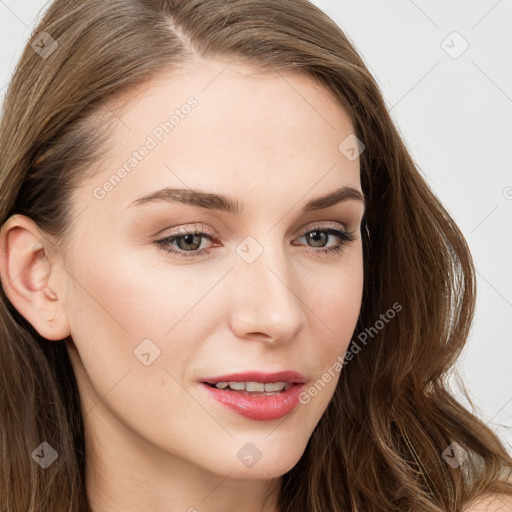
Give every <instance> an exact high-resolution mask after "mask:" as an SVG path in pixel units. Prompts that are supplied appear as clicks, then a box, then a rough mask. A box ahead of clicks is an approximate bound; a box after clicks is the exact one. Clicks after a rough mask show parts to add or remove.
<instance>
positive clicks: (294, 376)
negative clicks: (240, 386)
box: [201, 370, 305, 384]
mask: <svg viewBox="0 0 512 512" xmlns="http://www.w3.org/2000/svg"><path fill="white" fill-rule="evenodd" d="M201 382H206V383H208V384H217V382H262V383H263V384H265V383H269V382H292V383H297V384H303V383H304V382H305V378H304V375H302V374H301V373H299V372H296V371H293V370H284V371H281V372H274V373H264V372H258V371H249V372H239V373H230V374H229V375H228V374H226V375H219V376H217V377H207V378H204V379H201Z"/></svg>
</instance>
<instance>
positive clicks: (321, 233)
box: [155, 225, 356, 258]
mask: <svg viewBox="0 0 512 512" xmlns="http://www.w3.org/2000/svg"><path fill="white" fill-rule="evenodd" d="M331 236H335V237H336V238H337V239H338V242H337V243H336V244H335V245H334V246H332V247H327V248H324V245H325V244H326V243H327V242H328V241H329V237H331ZM205 238H206V239H207V240H208V241H210V242H211V241H213V240H214V235H213V234H212V233H210V232H205V231H203V230H201V229H196V230H187V229H185V228H180V229H179V230H178V231H177V232H176V233H175V234H172V235H170V236H166V237H165V238H161V239H160V240H156V242H155V244H156V245H157V246H158V247H159V248H160V249H163V250H164V251H166V252H169V253H171V254H175V255H176V256H179V257H180V258H192V257H200V256H203V255H205V254H207V253H208V249H204V248H203V249H200V248H201V246H202V239H205ZM301 238H306V240H307V243H308V244H313V245H310V246H309V248H308V250H309V251H310V252H313V253H315V254H318V253H320V254H326V253H341V252H342V251H343V248H344V246H345V245H347V244H348V243H350V242H352V241H354V240H355V238H356V237H355V234H354V233H353V232H350V231H347V230H344V229H339V228H336V227H334V226H333V225H328V226H321V225H316V226H314V227H312V228H309V229H308V230H307V231H305V232H303V234H302V235H301V236H300V237H299V239H301ZM175 243H176V245H177V247H176V246H173V245H172V244H175ZM318 248H320V249H318Z"/></svg>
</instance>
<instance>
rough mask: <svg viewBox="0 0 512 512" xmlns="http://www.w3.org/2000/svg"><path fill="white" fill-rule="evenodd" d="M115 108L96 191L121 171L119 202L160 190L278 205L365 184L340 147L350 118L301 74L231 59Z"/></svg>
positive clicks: (115, 196)
mask: <svg viewBox="0 0 512 512" xmlns="http://www.w3.org/2000/svg"><path fill="white" fill-rule="evenodd" d="M191 98H193V101H191ZM190 105H194V106H192V107H191V106H190ZM111 111H112V112H114V115H115V116H116V117H117V120H115V121H114V125H113V130H112V134H111V149H110V150H109V151H108V153H107V155H106V158H105V159H104V160H103V162H102V164H101V169H100V170H101V172H100V174H99V175H97V176H96V177H95V179H94V184H93V185H94V186H102V185H103V184H105V183H107V181H108V180H109V179H110V177H111V176H113V174H116V173H117V174H122V175H123V178H122V180H121V181H120V182H119V183H115V184H114V186H112V187H108V188H109V189H110V190H109V196H108V199H109V201H110V202H112V201H113V202H116V203H117V204H118V205H119V206H120V205H121V204H128V203H129V202H131V201H132V200H133V199H134V198H135V197H136V196H139V195H141V193H142V192H144V191H145V192H151V191H152V190H153V189H154V188H155V186H156V185H161V186H175V187H179V188H186V187H190V188H194V189H203V190H205V191H215V192H219V191H226V190H227V189H229V191H230V192H232V195H236V196H240V195H241V194H242V192H245V194H247V191H254V194H258V193H259V192H261V193H265V194H268V193H269V192H270V193H271V194H272V196H273V197H274V198H276V199H277V198H278V196H279V195H280V194H283V192H286V193H287V194H288V195H289V196H290V199H291V200H297V199H298V196H303V195H305V194H307V193H308V191H309V190H312V189H313V188H316V190H315V191H316V192H317V194H316V195H319V194H321V193H325V192H326V191H330V190H332V189H334V188H337V187H339V186H340V185H347V186H351V187H354V188H360V181H359V162H358V160H355V161H351V160H348V159H347V158H346V157H345V156H344V154H343V153H342V152H341V151H340V149H339V145H340V143H341V142H342V141H343V140H344V139H346V137H347V136H349V135H350V134H352V133H353V124H352V121H351V120H350V118H349V116H348V115H347V113H346V112H345V111H344V110H343V108H342V107H341V105H340V104H339V103H338V102H337V101H336V100H335V98H334V97H333V96H332V94H331V93H330V91H328V90H327V89H326V88H325V87H323V86H321V85H320V84H318V83H317V82H316V81H315V80H314V79H313V78H311V77H308V76H305V75H303V74H299V73H290V72H282V71H269V70H262V69H261V68H255V67H252V66H249V65H247V64H241V63H235V62H230V61H229V60H209V61H200V62H194V63H192V64H191V63H188V64H187V65H186V66H185V67H183V68H181V69H178V70H173V71H167V72H164V73H162V74H161V75H160V76H158V77H155V78H154V79H153V80H151V81H150V82H147V83H146V84H144V85H143V86H141V87H138V88H137V89H136V90H134V91H131V93H130V94H128V95H125V96H124V97H123V98H122V101H119V102H118V104H117V105H114V106H113V107H112V109H111ZM145 146H146V147H150V149H149V150H144V151H143V152H144V156H143V157H141V156H140V155H138V156H135V153H140V151H139V150H140V149H142V148H144V147H145ZM127 164H128V165H127ZM121 168H124V169H125V172H122V173H118V171H119V170H120V169H121ZM115 181H116V182H117V181H118V180H117V179H116V180H115ZM90 187H91V184H89V188H90Z"/></svg>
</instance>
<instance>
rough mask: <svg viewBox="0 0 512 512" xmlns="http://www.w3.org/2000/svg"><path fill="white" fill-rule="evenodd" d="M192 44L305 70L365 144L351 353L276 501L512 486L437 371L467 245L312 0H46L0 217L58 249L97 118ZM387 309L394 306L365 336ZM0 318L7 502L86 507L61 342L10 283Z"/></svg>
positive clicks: (97, 150) (11, 120)
mask: <svg viewBox="0 0 512 512" xmlns="http://www.w3.org/2000/svg"><path fill="white" fill-rule="evenodd" d="M43 32H45V33H46V34H49V36H51V38H52V39H53V40H54V41H55V42H56V43H53V42H52V40H50V39H48V38H47V36H44V37H46V38H47V39H46V43H45V44H46V45H47V46H46V48H47V49H48V54H46V55H41V52H37V51H35V49H34V47H33V46H31V43H34V42H36V41H37V40H38V38H41V34H42V33H43ZM48 43H49V45H50V46H48ZM56 45H57V46H56ZM41 46H44V44H43V45H41V44H40V45H39V47H40V48H41ZM50 52H51V54H50ZM194 54H197V55H199V56H201V57H202V58H215V57H217V56H219V57H227V58H228V59H232V60H233V61H235V60H236V61H242V62H246V63H248V64H251V65H254V66H258V67H260V68H267V69H271V70H275V71H296V72H301V73H303V74H305V75H307V76H309V77H313V78H314V79H315V80H317V82H318V83H319V84H321V85H323V86H324V87H325V88H326V89H327V90H329V91H330V92H331V93H332V94H333V95H334V97H335V98H336V99H337V100H338V101H339V104H340V105H341V106H342V107H343V108H344V109H345V110H346V111H347V112H348V114H349V116H350V117H351V119H352V121H353V124H354V127H355V135H356V136H357V138H358V139H360V140H361V141H363V143H364V145H365V150H364V151H363V152H362V153H361V155H360V165H361V184H362V188H363V192H364V195H365V197H366V199H367V210H366V214H365V220H366V225H367V227H368V230H366V229H364V230H363V231H362V236H363V251H364V272H365V276H364V292H363V304H362V308H361V312H360V317H359V320H358V324H357V327H356V330H355V332H354V338H353V340H352V343H351V346H350V349H349V350H351V351H352V352H353V353H354V357H353V358H352V359H351V360H350V361H349V362H348V364H346V365H344V367H343V370H342V371H341V375H340V382H339V384H338V386H337V389H336V391H335V394H334V396H333V398H332V400H331V402H330V403H329V406H328V408H327V410H326V411H325V414H324V415H323V416H322V418H321V420H320V422H319V423H318V425H317V426H316V428H315V430H314V432H313V434H312V436H311V438H310V440H309V443H308V445H307V448H306V450H305V452H304V454H303V456H302V457H301V459H300V460H299V462H298V463H297V464H296V466H294V467H293V468H292V469H291V470H290V471H289V472H288V473H286V474H285V475H283V477H282V481H281V487H280V489H279V499H278V505H279V511H280V512H332V511H335V512H342V511H343V512H344V511H349V510H350V511H354V512H355V511H358V512H376V511H386V512H391V511H395V510H396V511H406V510H407V511H413V510H422V511H425V512H434V511H437V512H439V511H445V510H449V511H459V510H461V507H462V506H463V505H464V504H467V503H468V502H470V501H471V500H473V499H474V498H475V497H477V496H479V495H481V494H483V493H485V492H507V493H509V494H512V484H510V483H507V482H506V478H505V476H506V475H505V473H506V472H507V471H508V472H509V471H510V469H511V468H512V460H511V458H510V457H509V455H508V454H507V452H506V450H505V449H504V447H503V445H502V444H501V443H500V441H499V439H498V438H497V436H496V435H495V434H494V433H493V432H492V431H491V430H490V429H489V428H488V427H487V426H486V425H485V424H484V423H483V422H482V421H481V420H480V419H478V418H477V417H476V416H475V415H473V414H472V413H471V412H470V411H468V410H467V409H466V408H465V407H463V406H462V405H461V404H460V403H458V401H457V400H456V399H455V398H454V397H453V396H452V395H451V394H450V392H449V390H448V388H447V384H446V376H447V372H448V371H449V370H450V369H451V368H452V366H453V364H454V362H455V360H456V358H457V357H458V355H459V354H460V352H461V350H462V348H463V346H464V344H465V342H466V338H467V336H468V331H469V328H470V325H471V322H472V318H473V313H474V306H475V271H474V267H473V262H472V259H471V256H470V253H469V249H468V246H467V244H466V241H465V239H464V237H463V235H462V233H461V232H460V230H459V229H458V228H457V226H456V225H455V223H454V221H453V219H452V218H451V217H450V215H449V214H448V213H447V211H446V210H445V209H444V208H443V206H442V205H441V203H440V202H439V200H438V199H437V197H436V196H435V195H434V194H433V192H432V191H431V190H430V189H429V187H428V185H427V184H426V182H425V181H424V179H423V178H422V176H421V174H420V173H419V172H418V170H417V167H416V164H415V163H414V162H413V160H412V158H411V156H410V155H409V153H408V151H407V149H406V147H405V145H404V142H403V141H402V139H401V137H400V135H399V133H398V132H397V130H396V128H395V126H394V125H393V122H392V120H391V118H390V116H389V114H388V112H387V110H386V106H385V103H384V101H383V98H382V95H381V93H380V91H379V88H378V86H377V84H376V82H375V80H374V79H373V77H372V76H371V75H370V73H369V71H368V69H367V68H366V66H365V64H364V63H363V61H362V59H361V58H360V56H359V55H358V53H357V52H356V50H355V49H354V47H353V46H352V44H351V43H350V42H349V40H348V38H347V37H346V35H345V34H344V33H343V32H342V31H341V30H340V28H339V27H338V26H337V25H336V24H335V23H334V22H333V21H332V20H331V19H330V18H329V17H328V16H326V15H325V14H324V13H323V12H321V11H320V10H319V9H318V8H316V7H315V6H314V5H312V4H311V3H309V2H308V1H307V0H188V1H185V0H181V1H180V0H161V1H156V0H154V1H151V0H108V1H105V0H87V1H81V0H80V1H79V0H56V1H54V2H53V3H52V4H51V5H50V7H49V9H48V10H47V12H46V14H45V15H44V17H43V19H42V20H41V21H40V23H39V25H38V26H37V27H36V29H35V30H34V34H33V36H32V38H31V40H30V41H29V43H27V47H26V48H25V50H24V53H23V55H22V57H21V59H20V61H19V63H18V66H17V68H16V71H15V74H14V77H13V79H12V81H11V83H10V86H9V88H8V91H7V94H6V99H5V103H4V110H3V116H2V119H1V124H0V187H1V196H0V224H2V223H3V222H5V221H6V220H7V218H8V217H9V216H11V215H12V214H14V213H20V214H23V215H27V216H28V217H30V218H31V219H33V220H34V221H35V222H36V224H37V225H38V227H39V228H40V229H41V231H42V232H43V233H46V234H48V235H52V236H54V237H56V239H58V240H60V241H61V242H62V243H63V244H64V241H65V240H66V236H65V235H66V234H69V232H70V229H71V228H72V219H71V218H70V206H71V204H70V201H71V197H72V194H71V192H72V191H73V190H74V189H75V187H77V186H78V185H80V184H81V183H82V182H83V180H85V179H86V178H90V177H91V173H92V172H93V171H92V169H93V165H92V163H93V162H94V161H95V160H96V159H98V158H99V157H100V156H101V154H102V151H103V150H104V149H105V148H106V147H107V145H108V136H107V135H108V124H107V125H104V124H102V125H100V124H99V122H98V119H97V118H96V114H97V113H98V112H105V111H108V110H109V109H108V105H109V104H111V102H112V101H113V100H114V99H115V98H117V97H119V95H120V94H122V93H124V92H126V91H130V90H131V89H132V88H133V87H136V86H143V85H144V83H146V82H147V81H148V80H149V79H151V78H153V77H155V76H157V75H158V73H160V72H162V71H163V70H172V69H177V68H179V67H180V66H182V65H186V63H187V61H189V60H190V59H191V58H193V56H194ZM114 120H115V119H114ZM3 285H4V286H9V283H3ZM395 304H397V305H399V306H400V312H399V313H398V314H396V315H394V318H393V320H392V321H389V322H387V323H386V325H385V327H384V328H381V329H375V328H374V331H378V333H374V332H373V331H372V330H371V328H372V326H374V325H376V322H377V321H378V320H379V318H381V317H382V315H383V314H384V313H385V312H386V311H388V310H389V308H390V307H391V306H392V305H395ZM0 322H1V325H0V328H1V340H0V363H1V367H2V372H1V374H0V389H1V391H0V429H1V437H0V443H1V455H2V461H1V464H0V507H1V509H2V510H3V511H4V512H18V511H20V510H30V511H36V510H37V511H52V512H60V511H73V512H75V511H80V512H82V511H89V510H90V506H89V504H88V500H87V496H86V490H85V466H86V462H87V461H86V456H85V454H86V450H85V440H84V427H83V417H82V411H81V409H80V401H79V393H78V389H77V384H76V381H75V376H74V373H73V369H72V366H71V363H70V360H69V358H68V353H67V351H66V347H65V344H64V343H63V342H49V341H48V340H45V339H44V338H42V337H41V336H40V335H39V334H38V333H37V331H36V330H35V329H34V328H33V327H32V326H31V325H30V324H29V323H28V322H27V321H26V320H25V318H24V317H22V316H21V315H20V314H19V313H18V311H17V310H16V309H15V308H14V307H13V305H12V304H11V303H10V301H9V300H8V299H7V296H6V294H5V290H4V288H2V290H1V301H0ZM363 333H366V337H365V335H364V334H363ZM369 333H371V336H370V337H369ZM363 339H364V340H365V346H364V347H363V348H361V347H360V345H361V341H362V340H363ZM356 346H358V347H359V350H354V349H355V347H356ZM359 351H360V352H361V353H360V354H356V352H359ZM43 441H46V442H48V444H50V445H51V446H52V447H57V451H58V454H59V456H58V458H57V460H56V461H55V462H54V463H53V464H52V465H51V466H50V467H48V468H47V469H45V470H42V469H41V468H40V467H39V466H38V465H37V464H35V463H34V461H33V460H32V458H31V456H30V454H31V453H32V452H33V450H34V449H35V448H36V447H37V446H39V445H40V444H41V443H42V442H43ZM452 443H458V445H460V446H461V447H462V448H463V449H464V450H465V452H464V453H467V454H469V456H468V458H467V459H466V460H464V462H463V463H461V464H460V465H459V466H458V467H452V465H450V464H448V463H447V461H446V458H445V457H443V455H442V454H443V452H445V450H446V449H450V450H452V452H451V453H452V456H453V446H455V445H453V444H452ZM450 446H451V447H452V448H449V447H450Z"/></svg>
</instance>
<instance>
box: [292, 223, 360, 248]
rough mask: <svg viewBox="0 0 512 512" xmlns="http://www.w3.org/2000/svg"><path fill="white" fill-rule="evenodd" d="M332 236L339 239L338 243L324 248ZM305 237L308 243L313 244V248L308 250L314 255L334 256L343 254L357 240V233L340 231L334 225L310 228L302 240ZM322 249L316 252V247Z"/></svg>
mask: <svg viewBox="0 0 512 512" xmlns="http://www.w3.org/2000/svg"><path fill="white" fill-rule="evenodd" d="M330 236H335V237H337V238H338V242H337V243H336V244H335V245H333V246H331V247H328V248H324V246H323V244H324V243H327V241H328V240H329V237H330ZM303 237H305V238H306V240H307V242H308V243H310V242H311V243H312V244H313V246H311V245H310V247H309V248H308V250H310V251H312V252H314V253H320V254H332V253H341V252H343V249H344V247H345V246H346V245H347V244H349V243H350V242H353V241H354V240H355V238H356V236H355V233H353V232H351V231H347V230H345V229H339V228H336V227H334V226H333V225H328V226H321V225H317V226H313V227H312V228H309V229H308V230H307V231H306V232H305V233H304V234H303V235H302V236H301V237H300V238H303ZM319 246H320V247H321V250H315V249H314V248H315V247H319Z"/></svg>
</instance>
